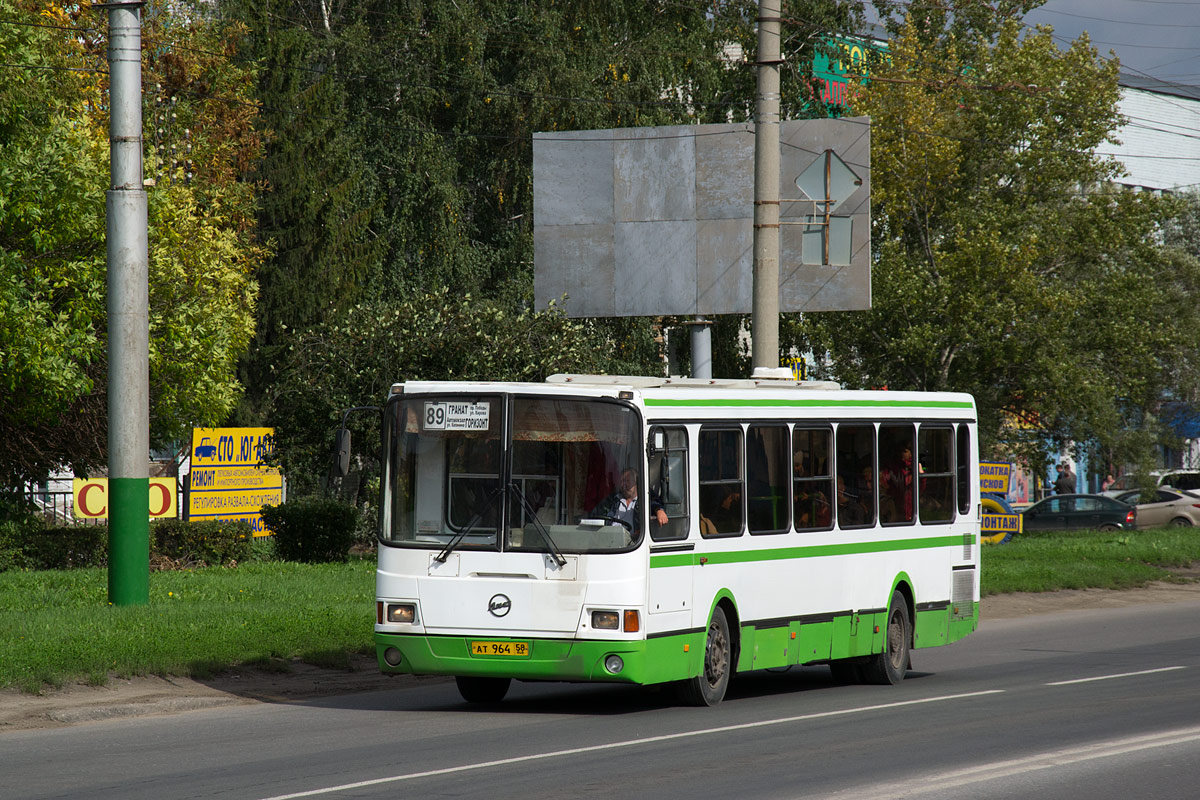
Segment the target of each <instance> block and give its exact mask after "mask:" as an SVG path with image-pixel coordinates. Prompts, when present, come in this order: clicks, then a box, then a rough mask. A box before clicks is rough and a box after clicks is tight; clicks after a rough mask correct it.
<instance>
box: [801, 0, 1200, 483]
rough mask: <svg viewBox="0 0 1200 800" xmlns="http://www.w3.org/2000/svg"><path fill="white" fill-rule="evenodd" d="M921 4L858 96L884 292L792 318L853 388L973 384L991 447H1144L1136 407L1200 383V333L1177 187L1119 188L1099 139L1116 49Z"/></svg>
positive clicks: (876, 272) (966, 6)
mask: <svg viewBox="0 0 1200 800" xmlns="http://www.w3.org/2000/svg"><path fill="white" fill-rule="evenodd" d="M1000 5H1001V6H1003V8H1002V9H1001V12H1004V11H1007V12H1012V13H1016V12H1019V11H1022V10H1023V9H1024V6H1026V5H1028V4H1027V3H1008V4H1000ZM926 6H928V7H926ZM912 8H913V14H912V16H910V17H909V19H908V22H907V24H904V25H901V26H899V27H897V28H896V29H895V36H894V38H893V39H892V41H891V47H890V55H891V61H890V63H888V64H879V65H877V66H876V67H873V72H872V80H871V83H870V85H869V87H868V88H866V89H865V90H864V91H863V93H862V95H861V97H859V98H858V99H857V101H856V103H855V111H856V112H859V113H866V114H869V115H870V116H871V117H872V193H873V198H872V225H873V230H872V250H873V252H872V255H873V258H874V265H873V270H872V293H873V307H872V309H871V310H870V311H866V312H843V313H837V314H812V315H808V316H806V317H805V318H804V319H803V320H795V319H793V320H791V321H790V323H789V325H790V333H791V335H793V336H794V337H795V338H796V340H797V341H800V342H802V343H804V344H808V345H811V346H812V348H813V349H814V351H815V352H816V353H817V354H818V355H819V356H821V357H822V358H823V359H824V360H826V363H827V364H828V371H829V372H830V373H832V375H833V376H834V377H836V378H838V379H840V380H842V381H843V382H845V383H847V384H848V385H850V386H863V387H866V386H887V387H889V388H893V389H922V390H946V389H953V390H962V391H968V392H971V393H972V394H974V395H975V397H976V400H977V402H978V403H979V408H980V417H981V423H982V431H981V436H982V438H983V443H984V445H985V449H986V450H988V451H991V452H993V453H998V452H1001V451H1003V452H1007V453H1009V454H1013V455H1019V456H1025V457H1027V458H1029V459H1030V460H1031V461H1032V462H1033V463H1039V462H1040V461H1041V459H1042V458H1044V457H1045V456H1046V454H1047V452H1048V450H1049V449H1050V448H1051V447H1061V446H1065V445H1067V444H1068V443H1072V442H1093V443H1096V444H1097V445H1098V446H1100V447H1101V448H1102V449H1104V450H1105V451H1106V452H1107V453H1109V454H1113V455H1115V456H1116V457H1117V458H1118V462H1119V461H1120V460H1121V459H1123V458H1128V460H1135V459H1133V458H1132V455H1133V454H1132V450H1133V449H1136V448H1137V447H1140V446H1142V444H1144V442H1146V441H1148V440H1147V438H1146V436H1145V435H1144V433H1139V432H1138V431H1139V429H1141V430H1143V431H1144V428H1145V426H1146V425H1147V424H1153V419H1152V417H1147V416H1146V415H1145V414H1144V413H1143V412H1144V411H1145V410H1150V411H1151V412H1152V411H1153V410H1154V409H1155V408H1157V407H1158V405H1159V404H1160V403H1161V401H1162V400H1163V398H1164V395H1169V394H1172V393H1176V392H1181V391H1182V392H1188V393H1189V396H1190V391H1191V387H1194V385H1195V383H1194V381H1195V379H1194V376H1188V375H1185V374H1184V373H1183V372H1182V371H1181V370H1179V369H1178V367H1177V358H1176V354H1177V353H1179V352H1188V351H1190V350H1192V349H1194V348H1195V346H1196V345H1197V344H1200V342H1197V336H1198V333H1200V325H1198V324H1197V323H1198V322H1200V320H1197V317H1196V315H1197V308H1200V306H1197V304H1196V303H1195V302H1194V298H1195V297H1196V296H1197V291H1198V290H1200V272H1198V271H1197V263H1196V261H1195V259H1193V258H1191V257H1189V256H1187V255H1186V254H1183V253H1181V252H1180V251H1178V250H1175V249H1172V248H1166V247H1163V246H1162V245H1161V244H1160V243H1159V237H1158V235H1157V227H1158V224H1159V222H1160V221H1161V220H1163V219H1164V218H1166V217H1168V216H1170V214H1171V209H1172V203H1171V201H1170V200H1168V199H1161V198H1156V197H1153V196H1150V195H1149V194H1145V193H1141V194H1139V193H1133V192H1127V191H1123V190H1121V189H1117V188H1113V187H1112V185H1111V184H1110V183H1109V181H1111V180H1112V179H1113V178H1114V177H1116V176H1117V174H1118V171H1119V166H1118V165H1117V164H1116V163H1115V162H1113V161H1112V160H1110V159H1106V158H1103V157H1100V156H1097V155H1095V151H1096V148H1097V147H1098V146H1099V145H1101V144H1103V143H1104V142H1106V141H1108V140H1109V138H1110V137H1111V136H1112V132H1113V131H1114V130H1115V129H1116V127H1117V125H1118V122H1119V118H1118V115H1117V112H1116V100H1117V96H1118V88H1117V83H1116V70H1117V65H1116V64H1115V63H1114V62H1111V61H1104V60H1101V59H1099V58H1098V57H1097V54H1096V52H1095V50H1094V49H1093V48H1092V47H1091V46H1090V44H1089V42H1088V41H1087V39H1086V37H1082V38H1081V39H1080V40H1078V41H1076V42H1074V43H1073V44H1072V45H1071V46H1070V47H1069V48H1067V49H1066V50H1060V49H1059V48H1058V47H1057V46H1056V45H1055V43H1054V41H1053V38H1052V36H1051V31H1050V30H1048V29H1039V30H1037V31H1031V32H1027V33H1025V34H1024V35H1022V32H1021V28H1020V26H1019V24H1018V23H1017V22H1016V20H1015V19H1012V18H1004V17H1005V15H1004V13H999V12H998V13H997V14H991V13H989V14H986V15H983V16H980V14H981V13H982V12H981V9H982V8H984V7H983V6H981V4H977V3H966V2H964V3H949V4H947V3H936V4H917V3H914V4H913V5H912ZM947 9H949V10H950V11H952V12H960V11H961V12H964V14H957V13H951V14H949V15H946V14H944V13H942V12H944V11H945V10H947ZM918 12H920V13H918ZM966 12H969V13H966ZM972 15H974V16H972ZM972 21H973V25H972V26H968V27H965V28H964V27H962V25H963V24H964V22H972Z"/></svg>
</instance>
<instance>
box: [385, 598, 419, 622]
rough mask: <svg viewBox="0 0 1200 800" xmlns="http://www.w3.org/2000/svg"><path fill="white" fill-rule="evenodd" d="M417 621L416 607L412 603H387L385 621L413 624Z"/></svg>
mask: <svg viewBox="0 0 1200 800" xmlns="http://www.w3.org/2000/svg"><path fill="white" fill-rule="evenodd" d="M416 620H417V606H416V604H414V603H388V604H387V621H388V622H404V623H409V624H411V623H413V622H416Z"/></svg>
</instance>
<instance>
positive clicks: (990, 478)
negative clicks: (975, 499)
mask: <svg viewBox="0 0 1200 800" xmlns="http://www.w3.org/2000/svg"><path fill="white" fill-rule="evenodd" d="M1011 483H1012V464H1008V463H1005V462H1003V461H980V462H979V491H981V492H985V493H987V492H990V493H991V494H1003V495H1006V494H1008V487H1009V486H1010V485H1011Z"/></svg>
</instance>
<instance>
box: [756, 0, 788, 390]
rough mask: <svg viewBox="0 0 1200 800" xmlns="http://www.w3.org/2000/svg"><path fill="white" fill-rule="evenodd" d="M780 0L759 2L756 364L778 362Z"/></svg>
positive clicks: (767, 365) (771, 365) (765, 365)
mask: <svg viewBox="0 0 1200 800" xmlns="http://www.w3.org/2000/svg"><path fill="white" fill-rule="evenodd" d="M779 6H780V0H759V3H758V61H757V64H758V97H757V99H756V100H755V108H754V121H755V124H754V303H753V308H752V311H753V313H752V315H751V330H750V332H751V334H752V335H753V337H754V348H753V357H754V368H755V369H759V368H767V369H777V368H778V367H779V65H780V63H781V61H782V59H780V57H779V40H780V24H781V20H780V17H779Z"/></svg>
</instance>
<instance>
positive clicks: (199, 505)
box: [188, 428, 283, 536]
mask: <svg viewBox="0 0 1200 800" xmlns="http://www.w3.org/2000/svg"><path fill="white" fill-rule="evenodd" d="M274 438H275V429H274V428H193V429H192V469H191V473H190V474H189V476H188V480H189V483H188V487H189V492H188V517H189V518H190V519H223V520H242V521H245V522H249V523H250V527H252V528H253V529H254V535H255V536H268V535H270V533H271V532H270V531H269V530H267V529H266V527H265V526H264V525H263V522H262V516H261V515H260V514H259V509H261V508H262V507H263V506H265V505H278V504H279V503H281V502H282V501H283V475H281V474H280V472H279V470H277V469H275V468H274V467H267V466H264V465H263V459H264V458H265V457H266V456H268V455H270V453H271V451H272V448H273V447H274Z"/></svg>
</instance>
